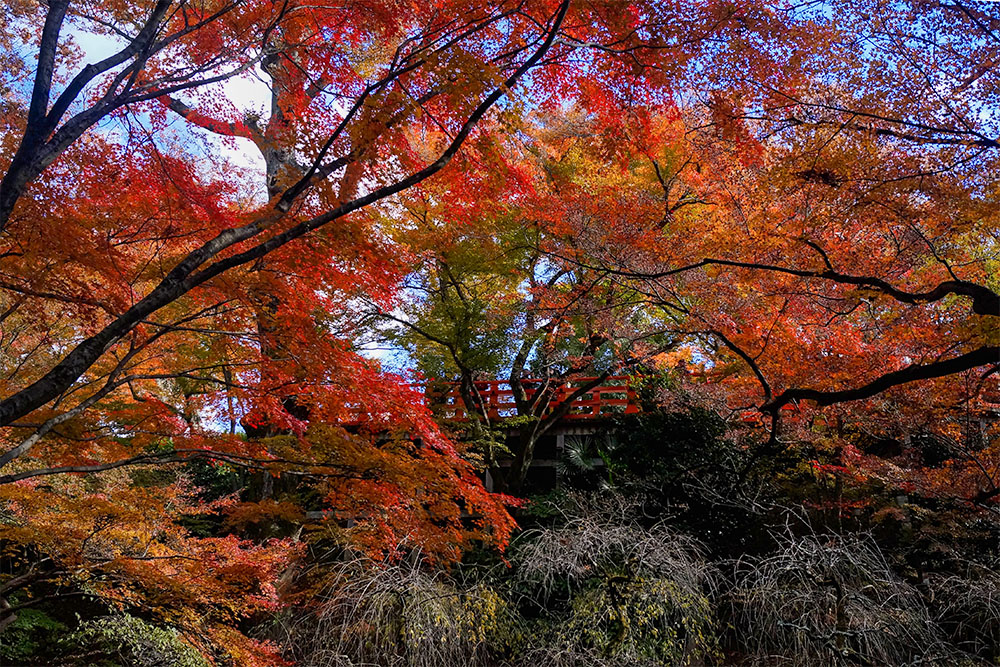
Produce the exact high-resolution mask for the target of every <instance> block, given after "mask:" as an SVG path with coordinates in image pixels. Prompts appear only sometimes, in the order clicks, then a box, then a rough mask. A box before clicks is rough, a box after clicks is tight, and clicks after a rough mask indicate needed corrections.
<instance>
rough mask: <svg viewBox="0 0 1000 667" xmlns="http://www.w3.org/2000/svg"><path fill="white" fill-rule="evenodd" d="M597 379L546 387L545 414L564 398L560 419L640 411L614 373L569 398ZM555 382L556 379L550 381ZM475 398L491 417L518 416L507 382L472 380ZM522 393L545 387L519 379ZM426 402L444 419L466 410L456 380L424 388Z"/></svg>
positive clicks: (460, 417)
mask: <svg viewBox="0 0 1000 667" xmlns="http://www.w3.org/2000/svg"><path fill="white" fill-rule="evenodd" d="M596 379H597V378H592V377H591V378H576V379H574V380H571V381H561V382H558V383H557V384H556V385H555V386H554V387H552V386H550V387H548V388H547V390H548V391H550V392H552V393H551V398H550V399H549V400H548V406H547V408H546V414H551V413H552V412H553V411H555V410H556V409H557V408H558V407H559V406H562V405H563V404H565V403H566V402H567V401H569V402H570V405H569V409H568V410H567V412H566V414H565V415H563V419H571V420H573V419H598V418H602V417H608V416H611V415H615V414H633V413H636V412H639V411H640V410H639V404H638V401H637V399H636V394H635V390H634V389H632V388H631V387H630V386H629V385H628V381H629V378H628V377H625V376H613V377H608V378H605V379H604V380H603V381H602V382H601V384H599V385H597V386H595V387H593V388H591V389H588V390H587V391H586V392H585V393H583V394H581V395H580V396H577V397H576V398H573V399H572V400H570V397H572V396H573V394H574V393H575V392H577V391H579V390H580V388H581V387H583V386H586V385H587V384H588V383H590V382H593V381H594V380H596ZM553 382H556V381H553ZM473 384H474V386H475V395H474V399H475V400H476V402H477V403H478V404H479V405H481V406H482V407H483V411H484V412H485V413H486V414H487V415H489V418H490V419H503V418H504V417H514V416H516V415H517V406H516V404H515V402H514V390H513V389H512V388H511V386H510V383H509V382H506V381H504V380H485V381H480V382H475V383H473ZM522 384H523V386H524V390H525V392H526V393H527V394H528V396H529V397H530V396H531V395H532V394H533V393H534V392H537V391H539V390H542V389H543V388H544V381H543V380H535V379H531V380H522ZM425 400H426V401H427V404H428V405H429V406H430V407H431V408H432V409H433V410H434V411H435V412H437V413H438V414H439V415H440V416H441V417H443V418H445V419H451V420H455V421H465V420H467V419H468V413H467V411H466V408H465V402H464V401H463V400H462V395H461V393H460V391H459V385H458V383H454V382H447V383H440V384H437V385H434V384H430V385H426V387H425Z"/></svg>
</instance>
